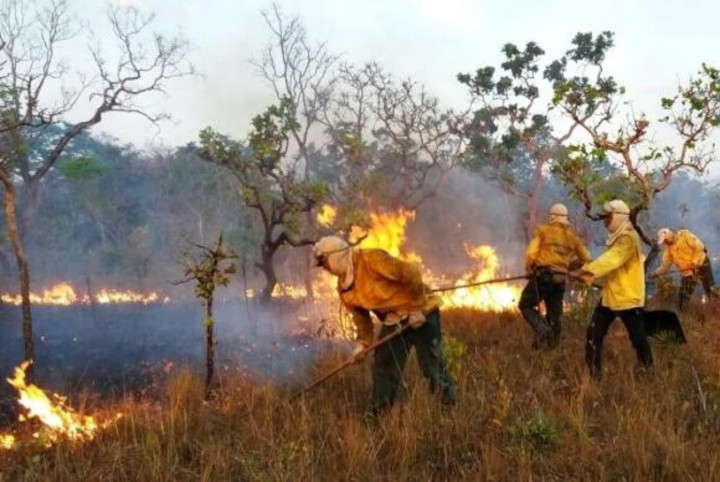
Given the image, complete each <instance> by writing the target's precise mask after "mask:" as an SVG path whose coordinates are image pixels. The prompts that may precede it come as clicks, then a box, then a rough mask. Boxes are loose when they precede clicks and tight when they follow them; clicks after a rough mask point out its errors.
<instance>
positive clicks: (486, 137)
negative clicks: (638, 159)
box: [458, 42, 576, 237]
mask: <svg viewBox="0 0 720 482" xmlns="http://www.w3.org/2000/svg"><path fill="white" fill-rule="evenodd" d="M502 52H503V55H504V57H505V60H504V61H503V62H502V63H501V64H500V68H499V69H496V68H495V67H493V66H485V67H481V68H479V69H477V70H476V71H475V73H474V74H459V75H458V80H459V81H460V82H461V83H462V84H464V85H466V86H468V89H469V90H470V93H471V95H472V98H473V105H474V106H477V107H476V108H475V110H474V112H473V114H472V116H471V117H470V119H469V120H468V122H467V123H466V126H465V135H467V136H468V139H469V144H468V148H467V150H466V152H465V163H464V165H465V167H467V168H469V169H471V170H474V171H479V172H481V173H482V174H483V175H484V176H485V177H487V178H489V179H490V180H492V181H494V182H495V183H497V184H498V185H499V186H500V187H501V188H502V189H503V190H504V191H505V192H507V193H509V194H511V195H513V196H516V197H518V198H519V199H521V200H523V201H524V202H525V203H526V206H527V220H526V223H525V228H526V234H527V236H528V237H530V236H532V233H533V232H534V230H535V226H536V225H537V223H538V216H539V209H540V202H541V198H542V195H543V192H544V187H545V184H546V182H545V176H546V172H547V169H548V167H549V165H550V164H551V163H552V161H553V160H555V159H557V158H558V157H559V156H561V155H562V152H563V143H565V142H566V141H567V140H568V139H569V138H570V136H571V135H572V133H573V131H574V130H575V127H576V126H575V124H571V125H570V126H569V127H567V128H565V129H564V130H563V131H562V132H556V129H554V128H553V126H552V124H551V123H550V122H549V120H548V112H549V106H548V105H547V104H546V103H544V102H541V91H540V83H539V81H538V80H539V79H538V78H537V77H538V72H539V71H540V60H541V58H542V56H543V55H544V54H545V52H544V50H543V49H542V48H540V46H538V45H537V44H536V43H534V42H530V43H528V44H527V45H526V46H525V49H523V50H521V49H520V48H518V47H517V46H516V45H514V44H510V43H508V44H505V46H504V47H503V48H502Z"/></svg>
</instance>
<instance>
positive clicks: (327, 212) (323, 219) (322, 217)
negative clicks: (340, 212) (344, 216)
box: [317, 204, 337, 226]
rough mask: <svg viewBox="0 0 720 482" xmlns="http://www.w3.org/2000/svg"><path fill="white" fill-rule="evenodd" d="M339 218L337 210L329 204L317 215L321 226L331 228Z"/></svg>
mask: <svg viewBox="0 0 720 482" xmlns="http://www.w3.org/2000/svg"><path fill="white" fill-rule="evenodd" d="M336 218H337V208H336V207H335V206H331V205H329V204H324V205H323V207H322V208H320V211H319V212H318V214H317V223H318V224H319V225H320V226H331V225H332V224H333V223H334V222H335V219H336Z"/></svg>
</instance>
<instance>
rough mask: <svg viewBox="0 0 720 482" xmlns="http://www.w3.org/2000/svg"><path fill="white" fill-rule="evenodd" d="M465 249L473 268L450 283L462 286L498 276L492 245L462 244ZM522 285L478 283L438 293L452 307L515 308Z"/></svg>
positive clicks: (498, 266) (495, 309) (501, 309)
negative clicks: (472, 261) (475, 263)
mask: <svg viewBox="0 0 720 482" xmlns="http://www.w3.org/2000/svg"><path fill="white" fill-rule="evenodd" d="M465 252H466V253H467V254H468V256H470V257H471V258H472V259H473V260H475V261H476V262H477V269H476V270H475V271H472V272H469V273H466V274H465V275H463V276H462V277H461V278H460V279H458V280H456V281H455V282H454V283H452V284H451V286H464V285H468V284H473V283H478V282H481V281H486V280H489V279H494V278H499V277H500V273H499V268H500V262H499V260H498V257H497V253H496V251H495V248H493V247H492V246H488V245H480V246H469V245H465ZM521 291H522V288H521V287H520V286H518V285H516V284H512V285H511V284H509V283H502V282H501V283H492V284H487V285H482V286H472V287H468V288H458V289H456V290H453V291H447V292H444V293H442V295H441V296H442V298H443V301H444V302H445V304H446V305H448V306H453V307H456V308H460V307H463V308H477V309H480V310H483V311H505V310H511V309H515V306H516V305H517V301H518V300H519V299H520V292H521Z"/></svg>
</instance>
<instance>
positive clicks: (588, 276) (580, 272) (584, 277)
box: [568, 268, 593, 284]
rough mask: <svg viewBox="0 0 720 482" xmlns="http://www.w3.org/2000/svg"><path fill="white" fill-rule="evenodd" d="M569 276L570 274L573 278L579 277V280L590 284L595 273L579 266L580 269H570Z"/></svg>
mask: <svg viewBox="0 0 720 482" xmlns="http://www.w3.org/2000/svg"><path fill="white" fill-rule="evenodd" d="M568 276H570V277H571V278H575V279H578V280H580V281H582V282H583V283H585V284H590V283H592V279H593V274H592V273H591V272H589V271H585V270H584V269H582V268H579V269H576V270H573V271H570V272H569V273H568Z"/></svg>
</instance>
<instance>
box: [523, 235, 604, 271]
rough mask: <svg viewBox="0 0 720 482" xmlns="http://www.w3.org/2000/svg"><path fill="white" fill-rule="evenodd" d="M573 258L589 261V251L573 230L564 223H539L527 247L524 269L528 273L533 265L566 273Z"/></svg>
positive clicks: (584, 261)
mask: <svg viewBox="0 0 720 482" xmlns="http://www.w3.org/2000/svg"><path fill="white" fill-rule="evenodd" d="M574 258H578V259H580V261H582V262H583V263H587V262H588V261H590V251H589V250H588V249H587V247H586V246H585V243H584V242H583V240H582V239H580V237H579V236H578V235H577V234H575V231H574V230H573V229H572V228H571V227H570V226H569V225H566V224H560V223H551V224H541V225H539V226H538V227H537V229H536V230H535V237H534V238H533V239H532V240H531V241H530V244H529V245H528V247H527V251H526V253H525V270H526V271H527V272H528V273H529V272H531V271H532V270H533V268H535V267H544V268H550V269H552V270H553V271H557V272H559V273H566V272H567V271H568V267H569V266H570V263H571V262H572V261H573V260H574Z"/></svg>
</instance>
